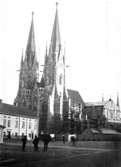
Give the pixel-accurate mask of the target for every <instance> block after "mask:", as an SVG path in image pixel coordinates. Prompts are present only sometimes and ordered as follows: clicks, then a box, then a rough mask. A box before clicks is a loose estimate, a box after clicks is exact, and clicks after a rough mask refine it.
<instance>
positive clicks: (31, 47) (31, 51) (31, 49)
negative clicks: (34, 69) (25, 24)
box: [26, 12, 36, 66]
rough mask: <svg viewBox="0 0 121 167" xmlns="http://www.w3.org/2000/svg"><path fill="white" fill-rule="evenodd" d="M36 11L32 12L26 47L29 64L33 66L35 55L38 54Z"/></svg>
mask: <svg viewBox="0 0 121 167" xmlns="http://www.w3.org/2000/svg"><path fill="white" fill-rule="evenodd" d="M33 17H34V12H32V21H31V27H30V31H29V37H28V42H27V47H26V59H27V64H28V65H30V66H32V64H33V60H34V57H35V56H36V46H35V35H34V18H33Z"/></svg>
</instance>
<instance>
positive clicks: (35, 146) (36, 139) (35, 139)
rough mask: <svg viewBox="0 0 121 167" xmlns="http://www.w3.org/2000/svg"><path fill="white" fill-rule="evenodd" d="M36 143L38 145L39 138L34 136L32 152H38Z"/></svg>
mask: <svg viewBox="0 0 121 167" xmlns="http://www.w3.org/2000/svg"><path fill="white" fill-rule="evenodd" d="M38 143H39V138H38V137H37V136H36V135H35V138H34V140H33V144H34V151H38Z"/></svg>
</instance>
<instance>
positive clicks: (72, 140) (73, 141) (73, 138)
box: [71, 136, 76, 145]
mask: <svg viewBox="0 0 121 167" xmlns="http://www.w3.org/2000/svg"><path fill="white" fill-rule="evenodd" d="M71 142H72V144H73V145H75V143H76V138H75V137H74V136H72V137H71Z"/></svg>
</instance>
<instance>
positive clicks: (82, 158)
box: [0, 141, 121, 167]
mask: <svg viewBox="0 0 121 167" xmlns="http://www.w3.org/2000/svg"><path fill="white" fill-rule="evenodd" d="M21 145H22V144H21V142H17V143H13V142H11V141H7V142H5V143H4V144H3V145H0V155H1V157H0V166H8V167H16V166H18V167H25V166H28V167H33V166H34V167H43V166H44V167H55V166H58V167H68V166H69V167H73V166H76V167H80V166H83V167H108V166H109V167H120V166H121V143H120V142H116V143H115V142H96V141H95V142H92V141H88V142H86V141H85V142H76V144H75V145H73V144H72V143H70V142H65V144H63V142H62V141H56V142H50V143H49V148H48V151H47V152H43V143H42V142H39V151H38V152H35V151H34V150H33V144H32V142H28V143H27V146H26V150H25V152H23V151H22V146H21Z"/></svg>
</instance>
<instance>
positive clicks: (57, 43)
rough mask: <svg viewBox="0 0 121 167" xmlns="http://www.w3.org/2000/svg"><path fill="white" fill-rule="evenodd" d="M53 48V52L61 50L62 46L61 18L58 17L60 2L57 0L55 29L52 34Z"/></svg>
mask: <svg viewBox="0 0 121 167" xmlns="http://www.w3.org/2000/svg"><path fill="white" fill-rule="evenodd" d="M51 47H52V48H51V49H52V51H53V52H55V51H59V49H60V47H61V39H60V30H59V19H58V3H57V2H56V13H55V20H54V25H53V31H52V36H51Z"/></svg>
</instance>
